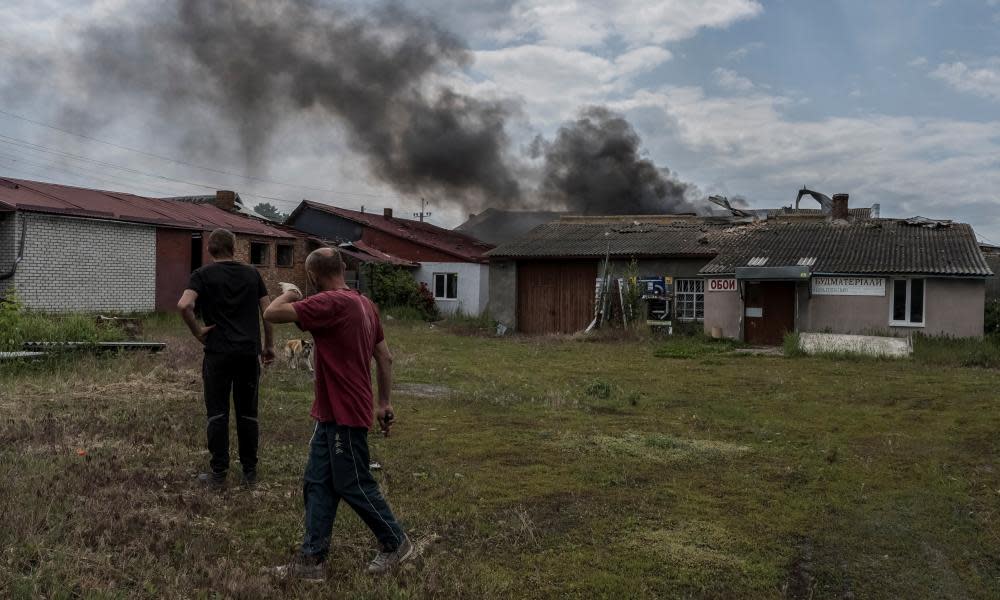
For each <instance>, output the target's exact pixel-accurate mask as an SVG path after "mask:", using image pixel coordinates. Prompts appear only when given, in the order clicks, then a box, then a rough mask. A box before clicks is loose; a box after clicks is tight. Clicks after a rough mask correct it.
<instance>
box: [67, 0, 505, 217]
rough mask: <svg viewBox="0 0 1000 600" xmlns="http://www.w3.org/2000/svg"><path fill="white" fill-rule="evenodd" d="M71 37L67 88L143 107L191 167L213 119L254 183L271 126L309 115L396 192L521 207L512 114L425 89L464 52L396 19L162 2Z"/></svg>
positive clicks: (379, 14)
mask: <svg viewBox="0 0 1000 600" xmlns="http://www.w3.org/2000/svg"><path fill="white" fill-rule="evenodd" d="M80 35H81V43H80V46H79V48H80V51H79V52H77V53H75V54H74V57H73V62H74V68H73V69H72V71H73V72H74V73H76V74H77V78H78V79H79V81H78V82H76V83H77V87H78V89H82V90H85V91H86V94H87V95H88V96H92V97H100V96H107V95H109V94H111V93H113V94H123V95H125V96H145V97H147V98H148V97H152V98H153V99H154V101H155V104H156V106H157V109H158V110H159V112H160V113H161V114H162V115H163V116H164V117H165V118H166V119H168V120H169V121H170V122H171V123H172V126H173V127H176V128H187V131H185V140H186V145H187V146H188V147H189V148H190V149H192V150H193V151H195V152H197V153H198V154H211V153H212V152H214V151H217V150H219V149H221V148H222V147H223V146H224V144H223V141H222V139H220V137H219V133H218V129H219V128H218V127H215V128H212V127H211V126H209V123H210V122H211V119H212V118H216V117H218V118H221V119H222V120H223V122H224V123H227V124H228V126H229V127H230V128H231V131H234V132H235V134H236V135H237V136H238V138H239V147H240V149H241V151H242V152H243V159H244V162H245V163H246V166H247V168H248V169H250V170H252V171H261V170H263V169H265V167H266V162H267V158H268V157H269V153H268V151H269V143H270V142H271V140H272V137H273V135H274V133H275V131H276V129H277V128H278V126H279V125H281V124H282V123H283V122H284V121H286V120H288V119H290V118H292V117H294V116H296V115H301V114H303V113H307V112H308V113H313V112H319V113H322V114H327V115H330V116H333V117H335V119H336V121H337V124H338V125H340V126H342V127H343V128H344V130H345V131H346V133H347V138H348V143H349V145H350V147H351V148H352V149H353V150H354V151H356V152H358V153H360V154H361V155H362V156H364V157H365V159H366V160H367V162H368V164H369V166H370V169H371V172H372V173H373V174H374V175H375V176H376V177H378V178H379V179H381V180H383V181H385V182H387V183H389V184H390V185H392V186H393V187H394V188H395V189H397V190H399V191H401V192H404V193H422V192H426V193H432V194H434V195H435V196H444V197H454V196H460V197H463V198H467V199H469V201H471V202H477V201H480V202H481V201H483V200H486V199H490V200H496V201H500V202H502V203H510V202H517V201H518V200H519V199H520V197H521V189H520V185H519V184H518V180H517V179H516V178H515V176H514V175H513V174H512V173H511V171H510V169H509V168H508V164H509V159H508V157H507V156H506V153H507V150H508V148H509V146H510V144H509V140H508V136H507V132H506V129H505V124H506V122H507V120H508V118H509V117H510V116H511V114H512V113H514V112H515V111H517V110H518V108H517V105H516V103H513V102H499V101H491V100H483V99H478V98H473V97H470V96H468V95H464V94H462V93H459V92H458V91H456V90H454V89H452V88H450V87H449V86H447V85H444V84H441V83H436V81H438V79H437V77H436V76H439V75H443V74H447V73H449V72H454V71H456V70H459V69H462V68H463V67H465V66H467V65H468V64H469V63H470V61H471V53H470V52H469V50H468V49H467V48H466V46H465V45H464V44H463V43H462V41H461V40H459V39H458V38H457V37H455V36H454V35H452V34H451V33H449V32H447V31H444V30H442V29H440V28H439V27H438V26H436V25H435V24H434V23H433V22H431V21H430V20H429V19H427V18H424V17H421V16H418V15H416V14H414V13H412V12H409V11H406V10H404V9H402V8H401V7H398V6H395V5H383V6H379V7H376V8H373V9H371V10H370V11H368V12H366V13H365V14H363V15H360V14H355V13H347V12H345V11H343V10H340V9H337V8H336V7H333V6H331V5H329V4H325V3H320V2H318V1H314V0H169V1H166V2H161V3H159V4H158V5H154V6H152V7H147V10H146V11H144V12H142V13H141V15H140V16H139V17H138V18H134V17H133V18H130V19H127V20H119V21H111V22H108V23H102V24H99V25H96V26H93V27H90V28H88V29H85V30H83V31H82V32H81V34H80ZM206 114H207V115H211V116H209V117H208V118H206V117H205V115H206ZM223 137H224V136H223Z"/></svg>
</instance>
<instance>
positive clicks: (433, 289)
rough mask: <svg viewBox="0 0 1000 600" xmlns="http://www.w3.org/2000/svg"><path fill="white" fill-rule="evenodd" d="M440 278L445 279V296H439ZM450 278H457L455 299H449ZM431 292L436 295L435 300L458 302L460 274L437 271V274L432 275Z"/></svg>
mask: <svg viewBox="0 0 1000 600" xmlns="http://www.w3.org/2000/svg"><path fill="white" fill-rule="evenodd" d="M439 276H440V277H443V278H444V286H443V287H444V295H443V296H438V286H437V279H438V277H439ZM449 277H454V278H455V296H454V297H453V298H449V297H448V278H449ZM431 292H432V293H433V294H434V300H445V301H449V302H450V301H456V300H458V273H455V272H451V271H437V272H434V273H433V274H432V275H431Z"/></svg>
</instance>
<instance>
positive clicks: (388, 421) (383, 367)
mask: <svg viewBox="0 0 1000 600" xmlns="http://www.w3.org/2000/svg"><path fill="white" fill-rule="evenodd" d="M375 378H376V379H377V380H378V408H376V409H375V417H376V419H378V424H379V426H380V427H381V428H382V432H383V433H385V435H386V436H388V435H389V430H390V429H392V423H393V421H394V420H395V418H396V415H395V411H393V410H392V403H391V398H390V396H391V394H392V353H391V352H389V345H388V344H386V343H385V340H382V341H381V342H379V343H378V345H377V346H375Z"/></svg>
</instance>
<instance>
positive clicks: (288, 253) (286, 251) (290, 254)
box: [274, 244, 295, 267]
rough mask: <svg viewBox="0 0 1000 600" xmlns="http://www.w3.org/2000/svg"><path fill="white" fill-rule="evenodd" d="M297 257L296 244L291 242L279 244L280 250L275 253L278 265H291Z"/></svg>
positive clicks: (276, 264)
mask: <svg viewBox="0 0 1000 600" xmlns="http://www.w3.org/2000/svg"><path fill="white" fill-rule="evenodd" d="M294 259H295V246H292V245H291V244H278V251H277V253H276V254H275V255H274V261H275V262H274V264H275V266H278V267H290V266H292V262H293V261H294Z"/></svg>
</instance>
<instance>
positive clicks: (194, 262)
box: [191, 233, 202, 273]
mask: <svg viewBox="0 0 1000 600" xmlns="http://www.w3.org/2000/svg"><path fill="white" fill-rule="evenodd" d="M201 243H202V237H201V234H200V233H193V234H191V272H192V273H193V272H194V271H195V270H197V269H200V268H201V255H202V249H201V248H202V246H201Z"/></svg>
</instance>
